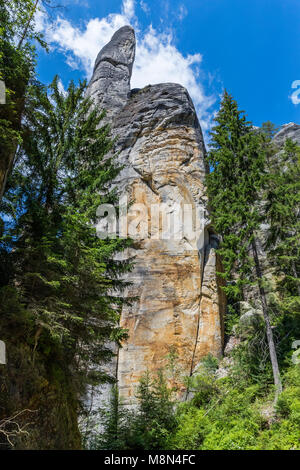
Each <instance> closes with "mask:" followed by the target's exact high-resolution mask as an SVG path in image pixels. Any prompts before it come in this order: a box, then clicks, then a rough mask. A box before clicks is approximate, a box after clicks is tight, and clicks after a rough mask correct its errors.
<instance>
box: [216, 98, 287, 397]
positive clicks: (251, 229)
mask: <svg viewBox="0 0 300 470" xmlns="http://www.w3.org/2000/svg"><path fill="white" fill-rule="evenodd" d="M215 121H216V125H215V126H214V127H213V129H212V133H211V150H210V152H209V153H208V156H207V162H208V165H209V166H210V168H211V172H210V174H209V175H208V177H207V187H208V194H209V198H210V204H211V211H212V219H213V223H214V227H215V229H216V231H217V232H218V233H219V234H220V235H221V236H222V242H221V246H220V249H219V252H220V254H221V257H222V261H223V265H224V273H223V274H221V275H222V276H223V277H224V278H225V279H226V280H227V287H226V288H225V291H226V293H227V295H228V296H229V298H231V299H235V300H242V299H243V291H244V288H245V286H249V285H251V284H252V285H254V286H256V287H257V291H258V295H259V299H260V302H261V306H262V311H263V316H264V321H265V326H266V335H267V340H268V346H269V354H270V359H271V363H272V370H273V378H274V384H275V387H276V398H277V397H278V395H279V393H280V392H281V390H282V385H281V379H280V372H279V366H278V360H277V353H276V348H275V343H274V338H273V331H272V326H271V320H270V309H269V306H268V303H267V298H266V294H265V289H264V279H263V268H262V265H261V261H260V258H259V254H258V243H257V230H258V229H259V225H260V222H261V208H260V199H261V194H262V189H263V185H264V182H265V174H266V148H267V146H266V145H265V137H264V135H263V133H260V132H257V131H256V130H255V129H254V128H253V126H252V124H251V123H250V122H248V121H247V120H246V118H245V115H244V113H243V112H242V111H239V110H238V105H237V103H236V101H235V100H234V99H233V98H232V96H231V95H230V94H229V93H227V92H226V91H225V93H224V97H223V100H222V103H221V107H220V110H219V112H218V114H217V116H216V119H215Z"/></svg>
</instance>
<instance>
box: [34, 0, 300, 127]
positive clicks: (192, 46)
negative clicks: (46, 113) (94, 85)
mask: <svg viewBox="0 0 300 470" xmlns="http://www.w3.org/2000/svg"><path fill="white" fill-rule="evenodd" d="M63 4H64V5H65V8H64V9H60V10H54V11H53V12H52V20H50V19H49V18H48V17H47V16H46V15H44V14H42V13H40V14H39V15H38V17H37V25H38V28H39V29H41V30H43V31H44V32H45V35H46V38H47V40H48V42H49V44H50V45H51V51H50V53H49V54H46V53H44V52H42V51H40V53H39V59H38V72H39V77H40V80H41V81H43V82H46V83H48V82H49V81H50V80H51V78H52V77H53V75H54V74H55V73H58V74H59V75H60V77H61V79H62V83H63V85H64V86H66V85H67V83H68V81H69V80H70V79H71V78H73V79H75V80H77V79H78V78H85V77H87V78H89V77H90V74H91V70H92V66H93V62H94V59H95V57H96V55H97V53H98V51H99V49H100V48H101V47H102V46H103V45H104V44H105V43H107V42H108V41H109V40H110V37H111V35H112V34H113V32H114V31H115V30H116V29H118V28H119V27H120V26H122V25H124V24H128V23H130V24H132V26H134V27H135V29H136V32H137V55H136V63H135V68H134V71H133V76H132V87H136V86H137V87H142V86H146V85H147V84H149V83H151V84H154V83H159V82H166V81H171V82H178V83H181V84H183V85H184V86H186V87H187V88H188V90H189V92H190V94H191V96H192V98H193V100H194V103H195V106H196V109H197V112H198V115H199V118H200V121H201V123H202V126H203V128H204V130H205V131H207V130H209V127H210V126H211V123H212V118H213V115H214V112H215V111H216V110H217V109H218V105H219V101H220V94H221V93H222V91H223V89H224V88H227V89H228V91H230V92H231V93H232V94H233V96H234V97H235V99H236V100H237V101H238V103H239V106H240V108H241V109H244V110H245V111H246V112H247V115H248V118H249V119H250V120H252V121H253V122H254V124H255V125H258V126H259V125H261V123H262V122H264V121H266V120H271V121H273V122H274V123H275V124H276V125H282V124H284V123H288V122H291V121H294V122H298V123H300V67H299V62H300V61H299V58H300V0H135V1H134V0H123V1H122V0H73V1H71V0H63ZM292 85H293V86H294V88H292ZM293 93H294V94H293Z"/></svg>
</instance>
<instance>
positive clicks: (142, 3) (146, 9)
mask: <svg viewBox="0 0 300 470" xmlns="http://www.w3.org/2000/svg"><path fill="white" fill-rule="evenodd" d="M140 6H141V9H142V10H143V12H144V13H146V14H147V15H148V13H150V8H149V6H148V4H147V3H146V2H144V1H143V0H141V1H140Z"/></svg>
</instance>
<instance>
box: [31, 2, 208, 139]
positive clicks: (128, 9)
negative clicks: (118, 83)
mask: <svg viewBox="0 0 300 470" xmlns="http://www.w3.org/2000/svg"><path fill="white" fill-rule="evenodd" d="M37 24H38V28H39V29H40V30H43V31H44V32H45V36H46V39H47V41H48V42H49V43H50V44H51V45H52V46H54V47H56V48H57V49H58V50H60V51H61V52H63V53H64V54H65V55H66V62H67V64H68V65H69V66H70V67H72V68H73V69H84V71H85V73H86V76H87V78H90V77H91V74H92V71H93V66H94V61H95V59H96V56H97V54H98V52H99V50H100V49H101V48H102V47H103V46H104V45H105V44H106V43H107V42H108V41H109V40H110V38H111V37H112V35H113V34H114V32H115V31H117V30H118V29H119V28H120V27H122V26H124V25H126V24H133V25H134V26H135V29H136V33H137V50H136V60H135V64H134V69H133V74H132V80H131V86H132V88H142V87H144V86H146V85H148V84H152V85H153V84H156V83H166V82H173V83H179V84H181V85H183V86H185V87H186V88H187V89H188V91H189V93H190V95H191V97H192V99H193V101H194V104H195V107H196V110H197V112H198V116H199V119H200V121H201V124H202V128H203V131H204V132H205V131H206V130H207V129H208V128H209V126H210V122H211V117H212V112H210V111H209V108H210V107H211V105H212V104H213V103H214V99H213V98H212V97H208V96H206V94H205V92H204V88H203V86H202V84H201V81H200V77H199V74H200V65H201V61H202V56H201V54H193V55H188V56H184V55H183V54H182V53H181V52H180V51H179V50H178V49H177V48H176V46H175V45H174V43H173V38H172V34H171V33H160V32H158V31H157V30H155V29H154V28H153V27H152V26H151V25H150V26H149V27H148V29H147V30H146V31H140V30H139V25H138V24H137V19H136V16H135V1H134V0H123V3H122V9H121V13H119V14H110V15H108V16H107V17H105V18H101V19H100V18H94V19H91V20H90V21H89V22H88V23H86V25H85V28H84V29H81V28H79V27H75V26H73V25H72V24H71V22H70V21H68V20H67V19H65V18H61V17H58V18H57V19H56V21H55V22H54V23H53V24H52V25H50V24H48V23H47V20H46V19H45V17H43V15H41V14H39V16H38V18H37Z"/></svg>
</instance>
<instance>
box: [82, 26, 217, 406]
mask: <svg viewBox="0 0 300 470" xmlns="http://www.w3.org/2000/svg"><path fill="white" fill-rule="evenodd" d="M134 46H135V45H134V33H133V30H132V29H131V28H130V27H124V28H122V29H121V30H119V31H118V32H117V33H115V35H114V36H113V38H112V41H111V42H110V43H109V45H107V46H105V47H104V49H103V50H102V51H101V52H100V54H99V56H98V58H97V60H96V64H95V70H94V75H93V78H92V80H91V84H90V85H89V89H88V93H89V94H90V96H92V97H93V98H94V99H95V103H96V105H97V106H99V107H107V111H108V116H109V117H110V119H111V125H112V133H113V135H114V136H117V144H116V149H115V150H116V151H117V152H118V153H119V157H118V158H119V161H120V163H122V164H124V166H125V168H124V169H123V170H122V172H121V174H120V175H119V177H118V180H117V181H116V182H115V184H117V185H118V188H119V189H120V191H121V192H122V193H123V194H127V195H128V199H129V200H131V201H134V203H135V204H140V205H141V206H140V207H144V208H146V209H145V210H146V215H145V217H144V222H145V220H146V221H148V222H150V223H152V227H151V230H150V225H149V226H148V227H146V230H144V232H145V233H141V234H140V239H139V244H138V246H137V248H136V249H135V250H134V252H131V253H129V254H130V255H132V254H133V255H134V256H135V257H136V258H135V268H134V271H133V272H132V273H131V274H130V280H131V281H132V283H133V285H132V287H131V288H130V289H129V291H128V295H130V296H138V299H139V300H138V301H137V302H135V303H134V305H132V306H131V307H126V308H124V309H123V312H122V317H121V325H122V326H123V327H124V328H128V330H129V338H128V341H126V342H125V343H124V345H123V348H122V349H120V351H119V353H118V360H117V379H118V384H119V388H120V394H121V396H122V397H123V398H124V399H125V400H126V402H127V403H131V402H132V401H134V394H135V387H136V386H137V384H138V380H139V378H140V377H141V376H142V374H143V373H144V372H145V371H146V370H147V369H149V370H150V371H151V370H152V371H154V370H158V369H159V368H160V367H163V366H165V365H166V363H167V355H168V354H169V353H170V352H171V351H173V352H175V353H176V354H177V358H176V362H177V368H179V369H180V370H181V372H182V375H190V374H191V373H192V371H193V370H194V369H195V367H196V366H197V364H198V362H199V361H200V359H201V357H203V356H205V355H206V354H208V353H212V354H214V355H216V356H220V355H221V354H222V348H223V311H224V308H225V300H224V297H223V295H222V293H221V290H220V285H219V280H218V278H217V274H216V272H217V270H218V269H220V267H219V266H218V264H219V261H218V259H217V256H216V252H215V248H216V239H215V237H214V236H213V235H212V234H210V232H209V229H208V228H207V227H206V228H205V229H204V230H203V231H201V230H198V232H197V234H196V236H195V237H194V238H193V237H190V238H189V237H186V236H182V237H176V236H171V237H168V236H164V237H163V236H162V226H161V225H160V226H158V225H156V226H155V224H154V222H153V217H151V214H152V213H151V207H152V206H153V205H157V204H158V205H160V207H163V208H164V211H165V213H166V214H169V215H170V217H171V219H170V220H171V221H173V222H171V224H172V223H173V225H176V222H175V219H176V217H177V215H176V214H177V212H176V207H178V205H179V207H181V208H183V207H184V205H187V204H189V205H190V207H191V208H192V212H193V214H194V222H195V223H197V224H198V226H199V227H200V225H201V224H202V223H204V225H205V223H207V221H206V222H205V218H206V216H205V213H206V207H207V198H206V195H205V187H204V177H205V173H206V169H205V164H204V152H205V147H204V142H203V136H202V132H201V128H200V125H199V122H198V119H197V116H196V112H195V109H194V105H193V103H192V101H191V98H190V96H189V94H188V92H187V90H186V89H185V88H184V87H182V86H181V85H177V84H171V83H164V84H160V85H153V86H150V85H149V86H147V87H145V88H144V89H141V90H132V91H131V92H129V79H130V74H131V68H132V61H133V57H134ZM108 58H109V60H108ZM112 58H113V60H112ZM116 64H117V65H116ZM161 205H164V206H161ZM136 207H137V206H135V208H136ZM134 215H136V214H134V211H132V210H130V212H129V216H128V226H129V224H130V223H131V222H133V221H134ZM153 225H154V226H155V227H154V230H153ZM149 233H150V234H149ZM150 235H152V236H150ZM177 385H178V387H179V389H180V390H181V395H182V396H184V386H183V384H182V382H181V381H180V380H178V381H177Z"/></svg>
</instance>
